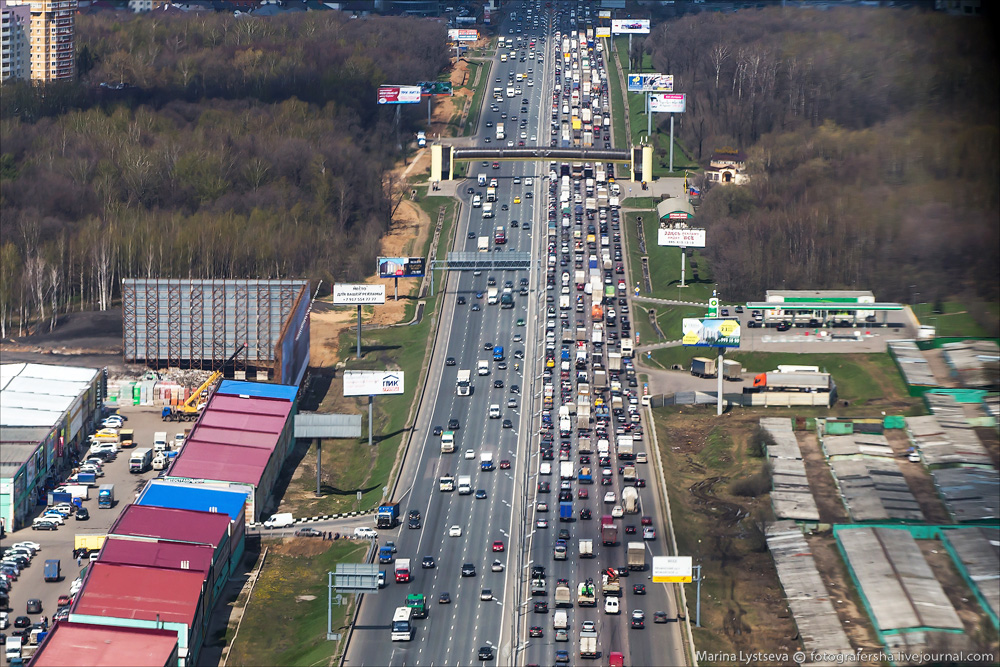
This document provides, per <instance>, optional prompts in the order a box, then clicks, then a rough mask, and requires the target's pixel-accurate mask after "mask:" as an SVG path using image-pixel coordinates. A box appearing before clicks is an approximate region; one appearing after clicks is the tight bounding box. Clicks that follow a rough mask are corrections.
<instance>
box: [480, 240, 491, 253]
mask: <svg viewBox="0 0 1000 667" xmlns="http://www.w3.org/2000/svg"><path fill="white" fill-rule="evenodd" d="M478 244H479V245H478V247H479V252H489V251H490V237H489V236H480V237H479V241H478Z"/></svg>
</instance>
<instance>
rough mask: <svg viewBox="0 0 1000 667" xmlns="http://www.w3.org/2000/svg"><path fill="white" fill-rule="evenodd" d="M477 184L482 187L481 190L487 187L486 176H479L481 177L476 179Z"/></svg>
mask: <svg viewBox="0 0 1000 667" xmlns="http://www.w3.org/2000/svg"><path fill="white" fill-rule="evenodd" d="M476 182H477V183H478V184H479V187H481V188H482V187H485V186H486V174H479V176H478V177H477V178H476Z"/></svg>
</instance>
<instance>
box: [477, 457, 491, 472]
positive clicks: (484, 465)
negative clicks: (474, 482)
mask: <svg viewBox="0 0 1000 667" xmlns="http://www.w3.org/2000/svg"><path fill="white" fill-rule="evenodd" d="M479 469H480V470H485V471H490V470H493V452H483V453H482V454H480V455H479Z"/></svg>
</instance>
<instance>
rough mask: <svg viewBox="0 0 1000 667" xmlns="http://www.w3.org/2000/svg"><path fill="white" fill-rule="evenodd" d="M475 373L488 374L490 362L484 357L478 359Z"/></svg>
mask: <svg viewBox="0 0 1000 667" xmlns="http://www.w3.org/2000/svg"><path fill="white" fill-rule="evenodd" d="M476 374H477V375H489V374H490V362H488V361H486V360H485V359H480V360H479V361H478V362H476Z"/></svg>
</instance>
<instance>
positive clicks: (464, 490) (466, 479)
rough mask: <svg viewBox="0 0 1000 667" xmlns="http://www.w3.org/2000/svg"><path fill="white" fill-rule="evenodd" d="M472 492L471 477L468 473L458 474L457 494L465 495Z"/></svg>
mask: <svg viewBox="0 0 1000 667" xmlns="http://www.w3.org/2000/svg"><path fill="white" fill-rule="evenodd" d="M470 493H472V477H471V476H470V475H459V476H458V495H460V496H467V495H469V494H470Z"/></svg>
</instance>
